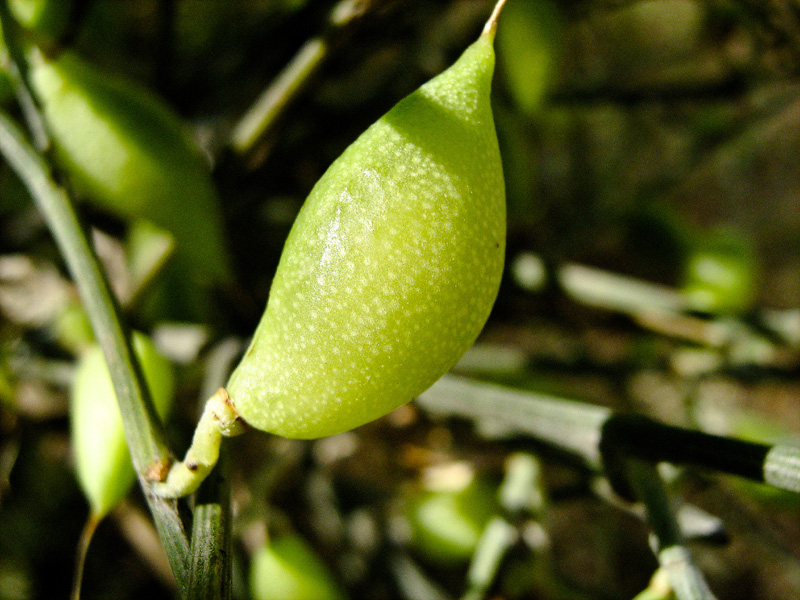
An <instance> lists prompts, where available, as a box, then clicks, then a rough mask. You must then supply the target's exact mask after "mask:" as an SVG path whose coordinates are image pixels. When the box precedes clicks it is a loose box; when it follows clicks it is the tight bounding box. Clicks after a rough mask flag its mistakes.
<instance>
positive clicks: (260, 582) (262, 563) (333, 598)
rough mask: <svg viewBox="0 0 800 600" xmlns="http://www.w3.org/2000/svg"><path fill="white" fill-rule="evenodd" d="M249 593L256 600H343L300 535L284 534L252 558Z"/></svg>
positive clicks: (340, 592)
mask: <svg viewBox="0 0 800 600" xmlns="http://www.w3.org/2000/svg"><path fill="white" fill-rule="evenodd" d="M250 594H251V595H252V597H253V599H254V600H343V599H344V598H345V595H344V593H343V592H342V590H341V588H340V587H339V585H338V584H337V583H336V581H335V580H334V578H333V576H332V575H331V573H330V571H329V570H328V568H327V566H326V565H325V563H323V562H322V560H321V559H320V558H319V556H317V554H316V553H315V552H314V550H313V549H312V548H311V547H310V546H309V545H308V544H307V543H306V542H305V541H304V540H303V539H302V538H301V537H299V536H297V535H294V534H291V535H284V536H281V537H279V538H277V539H275V540H270V542H269V543H268V544H266V545H264V546H262V547H261V548H259V550H258V551H257V552H256V553H255V554H254V555H253V559H252V561H251V563H250Z"/></svg>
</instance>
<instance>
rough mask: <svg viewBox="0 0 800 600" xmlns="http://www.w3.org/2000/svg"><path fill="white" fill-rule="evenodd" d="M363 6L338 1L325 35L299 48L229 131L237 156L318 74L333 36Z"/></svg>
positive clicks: (349, 1) (249, 148)
mask: <svg viewBox="0 0 800 600" xmlns="http://www.w3.org/2000/svg"><path fill="white" fill-rule="evenodd" d="M367 4H368V3H366V2H358V1H357V0H341V1H340V2H339V3H338V4H336V6H334V7H333V9H332V10H331V14H330V17H329V19H328V26H329V27H328V30H327V31H326V32H325V34H323V35H319V36H317V37H314V38H311V39H310V40H308V41H307V42H306V43H305V44H303V46H302V47H301V48H300V50H298V52H297V54H295V55H294V57H293V58H292V60H291V61H289V64H287V65H286V66H285V67H284V69H283V71H281V72H280V74H279V75H278V77H277V78H276V79H275V80H274V81H273V82H272V83H271V84H270V85H269V86H268V87H267V88H266V89H265V90H264V91H263V92H262V93H261V95H260V96H259V97H258V99H257V100H256V101H255V102H254V103H253V105H252V106H251V107H250V109H249V110H248V111H247V112H246V113H245V114H244V116H243V117H242V118H241V119H240V120H239V122H238V123H237V124H236V126H235V127H234V128H233V131H232V132H231V135H230V139H229V143H230V146H231V148H233V150H234V151H235V152H236V153H237V154H240V155H242V154H247V153H248V152H249V151H250V150H252V149H253V147H254V146H255V145H256V144H257V143H258V141H259V140H261V139H262V138H263V137H264V136H265V135H266V133H267V132H268V131H269V129H270V128H271V127H272V125H273V124H274V123H275V122H276V121H277V120H278V118H279V117H280V116H281V115H282V114H283V111H284V110H285V109H286V107H287V106H288V105H289V103H290V102H291V101H292V100H293V99H294V98H295V97H297V94H298V93H299V92H300V91H301V90H302V89H303V88H304V86H305V85H306V83H308V81H309V80H310V79H311V78H312V77H313V76H314V74H315V73H316V72H317V71H318V70H319V68H320V66H321V65H322V63H323V62H324V61H325V59H326V58H327V56H328V51H329V50H330V46H331V40H332V38H333V36H334V34H336V33H338V32H339V31H340V30H341V29H343V28H344V27H346V26H348V25H350V24H351V23H353V22H354V21H356V20H357V19H358V17H360V16H361V15H363V14H364V12H365V10H366V5H367Z"/></svg>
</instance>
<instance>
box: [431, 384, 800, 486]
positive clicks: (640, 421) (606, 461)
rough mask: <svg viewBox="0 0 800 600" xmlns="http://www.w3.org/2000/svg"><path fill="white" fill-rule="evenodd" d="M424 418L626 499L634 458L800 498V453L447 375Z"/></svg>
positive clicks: (433, 393)
mask: <svg viewBox="0 0 800 600" xmlns="http://www.w3.org/2000/svg"><path fill="white" fill-rule="evenodd" d="M418 404H419V405H420V406H422V407H423V408H424V409H425V410H427V411H429V412H431V413H434V414H440V415H446V416H455V417H462V418H467V419H470V420H473V421H475V422H476V423H477V424H478V425H479V427H481V428H482V432H483V433H484V434H485V435H487V437H495V438H509V437H521V436H528V437H533V438H534V439H536V440H539V441H541V442H544V443H547V444H550V445H552V446H554V447H556V448H559V449H561V450H563V451H566V452H568V453H570V454H573V455H574V456H575V457H576V458H579V459H580V460H581V461H582V462H583V463H585V464H586V466H588V467H589V468H591V469H593V470H595V471H597V472H602V473H605V474H606V475H607V476H609V477H610V478H611V480H612V482H613V484H614V485H615V487H616V488H617V491H618V492H619V493H621V494H623V495H626V496H627V495H629V494H630V490H628V489H626V486H625V482H624V477H622V475H623V474H622V473H620V466H621V465H622V463H621V462H620V461H621V459H626V458H630V457H635V458H640V459H643V460H648V461H651V462H653V463H656V462H671V463H675V464H680V465H691V466H696V467H701V468H706V469H713V470H716V471H720V472H723V473H729V474H731V475H738V476H740V477H746V478H747V479H751V480H753V481H758V482H761V483H766V484H769V485H772V486H775V487H778V488H781V489H785V490H789V491H794V492H800V448H797V447H793V446H785V445H779V446H770V445H768V444H761V443H757V442H748V441H745V440H738V439H734V438H729V437H725V436H719V435H713V434H710V433H705V432H703V431H695V430H691V429H685V428H682V427H676V426H673V425H667V424H665V423H660V422H658V421H656V420H654V419H651V418H649V417H645V416H641V415H628V414H616V413H614V412H613V411H611V410H610V409H608V408H604V407H600V406H594V405H591V404H586V403H583V402H577V401H575V400H569V399H566V398H557V397H553V396H545V395H542V394H536V393H532V392H523V391H520V390H513V389H510V388H505V387H502V386H498V385H493V384H488V383H481V382H477V381H474V380H470V379H468V378H465V377H457V376H454V375H445V376H444V377H442V378H441V379H440V380H439V381H438V382H436V383H435V384H434V385H433V386H432V387H431V388H430V389H428V390H427V391H426V392H424V393H423V394H422V395H421V396H420V397H419V399H418Z"/></svg>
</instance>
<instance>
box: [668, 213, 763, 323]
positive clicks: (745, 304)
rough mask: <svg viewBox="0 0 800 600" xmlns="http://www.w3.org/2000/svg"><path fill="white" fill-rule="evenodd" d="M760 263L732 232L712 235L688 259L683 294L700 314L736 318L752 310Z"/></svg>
mask: <svg viewBox="0 0 800 600" xmlns="http://www.w3.org/2000/svg"><path fill="white" fill-rule="evenodd" d="M756 263H757V261H756V257H755V251H754V250H753V248H752V245H751V243H750V242H749V240H748V239H747V238H746V237H745V236H743V235H741V234H739V233H737V232H735V231H732V230H730V229H724V228H723V229H720V230H718V231H714V232H711V233H710V234H708V235H707V236H706V239H705V240H703V242H702V243H701V244H700V245H699V247H698V248H697V249H696V250H695V251H694V252H693V253H692V254H691V255H690V256H689V258H688V260H687V262H686V266H685V269H684V277H683V279H684V283H683V293H684V294H685V296H686V300H687V302H688V303H689V306H690V307H691V308H692V309H694V310H698V311H701V312H706V313H715V314H728V315H736V314H742V313H744V312H746V311H747V310H749V309H750V308H751V307H752V306H753V302H754V301H755V297H756V288H757V279H758V275H757V270H758V269H757V264H756Z"/></svg>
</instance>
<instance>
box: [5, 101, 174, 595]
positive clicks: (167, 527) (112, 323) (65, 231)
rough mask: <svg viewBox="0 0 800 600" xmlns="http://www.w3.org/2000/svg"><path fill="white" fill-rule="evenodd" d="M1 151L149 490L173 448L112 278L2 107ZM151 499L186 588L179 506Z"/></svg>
mask: <svg viewBox="0 0 800 600" xmlns="http://www.w3.org/2000/svg"><path fill="white" fill-rule="evenodd" d="M0 152H2V154H3V156H4V158H5V159H6V161H7V162H8V163H9V164H10V165H11V167H12V168H13V169H14V171H15V172H16V173H17V175H18V176H19V177H20V179H22V181H23V182H24V184H25V186H26V187H27V189H28V191H29V192H30V194H31V196H32V197H33V199H34V201H35V202H36V204H37V206H38V208H39V210H40V211H41V213H42V215H43V217H44V219H45V221H46V222H47V224H48V226H49V227H50V230H51V232H52V234H53V237H54V238H55V240H56V243H57V244H58V246H59V248H60V249H61V252H62V255H63V257H64V260H65V261H66V263H67V266H68V267H69V270H70V272H71V273H72V276H73V278H74V280H75V284H76V286H77V288H78V292H79V293H80V295H81V298H82V300H83V303H84V306H85V308H86V311H87V314H88V315H89V320H90V322H91V324H92V328H93V329H94V332H95V335H96V337H97V340H98V342H99V344H100V346H101V348H102V349H103V352H104V354H105V356H106V360H107V362H108V365H109V370H110V372H111V379H112V381H113V382H114V389H115V391H116V394H117V398H118V399H119V403H120V412H121V413H122V418H123V423H124V425H125V435H126V437H127V440H128V446H129V448H130V449H131V456H132V458H133V464H134V466H135V468H136V471H137V473H139V479H140V481H141V482H142V485H143V486H144V487H145V491H146V492H147V491H148V485H149V483H148V481H147V480H146V477H145V474H146V473H148V471H149V470H151V469H153V468H154V466H156V467H157V466H158V465H165V464H166V463H167V461H168V459H169V451H168V448H167V444H166V441H165V437H164V434H163V431H162V430H161V427H160V425H159V424H158V419H157V417H156V416H155V415H156V413H155V410H154V408H153V404H152V401H151V399H150V396H149V391H148V389H147V386H146V384H145V383H144V379H143V377H142V374H141V370H140V367H139V365H138V362H137V361H136V359H135V358H134V355H133V351H132V349H131V345H130V339H129V337H128V332H127V331H126V329H125V327H124V326H123V324H122V321H121V319H120V315H119V309H118V306H117V304H116V302H115V300H114V298H113V296H112V294H111V291H110V288H109V285H108V282H107V281H106V278H105V276H104V275H103V272H102V270H101V267H100V265H99V263H98V261H97V258H96V256H95V254H94V252H93V250H92V248H91V246H90V244H89V241H88V239H87V237H86V235H85V234H84V231H83V229H82V227H81V224H80V222H79V221H78V217H77V214H76V212H75V210H74V208H73V206H72V203H71V201H70V198H69V197H68V195H67V193H66V192H65V191H64V189H63V188H61V187H60V186H58V185H57V184H56V183H55V182H54V181H53V179H52V177H51V176H50V168H49V166H48V165H47V163H46V162H45V161H44V159H43V158H42V157H41V156H40V155H39V154H38V153H37V152H36V151H35V150H34V149H33V147H32V146H31V145H30V143H29V142H28V140H27V139H26V138H25V136H24V134H23V133H22V131H21V130H20V128H19V126H18V125H17V124H16V123H15V122H14V121H13V120H12V119H11V118H10V117H9V116H8V115H7V114H6V113H4V112H2V111H0ZM146 497H147V499H148V502H149V504H150V509H151V511H152V513H153V516H154V517H155V520H156V526H157V528H158V530H159V535H160V536H161V539H162V541H163V543H164V547H165V550H166V552H167V555H168V556H169V558H170V561H171V564H172V568H173V572H174V573H175V576H176V579H177V580H178V583H179V585H181V587H184V585H185V583H186V573H187V568H188V557H189V553H188V550H189V545H188V540H187V538H186V535H185V533H184V531H183V525H182V523H181V520H180V517H179V515H178V513H177V510H176V507H175V505H174V503H170V502H166V501H164V500H162V499H159V498H156V497H155V496H153V495H152V494H150V493H146Z"/></svg>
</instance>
